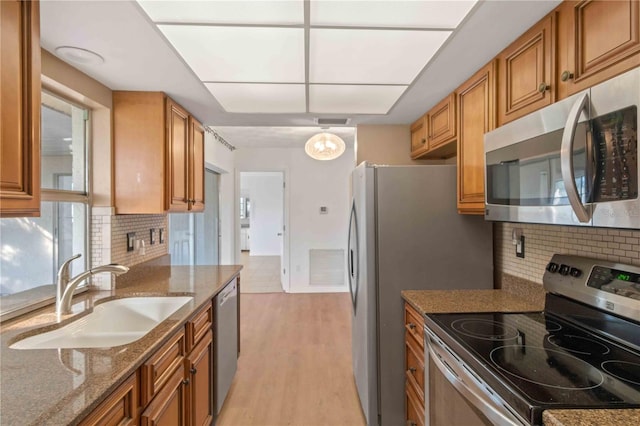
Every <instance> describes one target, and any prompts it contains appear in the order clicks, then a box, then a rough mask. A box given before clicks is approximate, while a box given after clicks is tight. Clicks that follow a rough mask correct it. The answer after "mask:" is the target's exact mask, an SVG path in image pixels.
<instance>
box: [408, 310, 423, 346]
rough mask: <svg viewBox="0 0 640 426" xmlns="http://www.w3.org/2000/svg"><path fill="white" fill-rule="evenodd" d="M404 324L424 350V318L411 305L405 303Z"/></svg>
mask: <svg viewBox="0 0 640 426" xmlns="http://www.w3.org/2000/svg"><path fill="white" fill-rule="evenodd" d="M404 324H405V325H404V326H405V328H406V329H407V333H408V334H409V335H411V336H413V338H414V339H415V340H416V343H417V344H418V345H419V346H420V350H424V320H423V319H422V316H421V315H420V314H418V313H417V312H416V311H415V310H414V309H413V308H412V307H411V306H409V305H407V304H405V308H404Z"/></svg>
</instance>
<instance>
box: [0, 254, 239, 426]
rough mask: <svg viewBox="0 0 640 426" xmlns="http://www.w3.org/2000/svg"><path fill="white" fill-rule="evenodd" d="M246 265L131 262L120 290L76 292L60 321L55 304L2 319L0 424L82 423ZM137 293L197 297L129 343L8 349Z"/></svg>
mask: <svg viewBox="0 0 640 426" xmlns="http://www.w3.org/2000/svg"><path fill="white" fill-rule="evenodd" d="M241 269H242V266H240V265H229V266H167V265H153V266H147V267H141V268H138V267H134V268H132V269H131V271H130V272H129V273H127V274H124V275H122V276H120V277H118V278H117V280H116V289H115V290H113V291H87V292H86V293H83V294H81V295H79V296H76V297H74V299H73V313H72V314H70V315H68V316H66V317H65V318H64V319H63V321H62V322H60V323H57V322H56V315H55V307H54V306H49V307H47V308H43V309H40V310H38V311H35V312H33V313H30V314H27V315H24V316H22V317H19V318H16V319H14V320H11V321H7V322H5V323H3V324H2V328H1V330H0V395H1V398H0V399H1V401H0V423H2V424H3V425H5V424H6V425H63V424H65V425H66V424H77V423H78V422H79V421H80V420H82V419H83V418H84V417H85V416H86V415H87V414H88V413H90V412H91V411H92V410H93V409H94V408H95V407H96V406H97V405H98V404H99V403H100V402H101V401H102V399H103V398H105V397H106V396H107V395H108V394H109V393H110V392H111V391H113V390H114V389H115V388H116V387H117V386H118V385H119V384H120V383H121V382H123V381H124V380H125V379H126V378H127V377H129V376H130V375H131V374H132V373H133V372H134V371H135V370H136V369H137V368H138V367H139V366H140V365H141V364H142V363H143V362H144V361H145V360H146V359H147V357H148V356H149V355H150V354H152V353H153V352H154V351H155V350H156V349H158V348H159V347H160V346H161V345H162V344H163V343H164V341H165V340H166V339H167V338H168V337H169V336H171V335H172V334H173V333H174V332H175V331H177V330H178V329H180V327H183V326H184V324H185V323H186V321H187V320H188V319H189V318H190V317H191V315H192V314H193V312H194V311H195V310H197V309H199V308H200V307H202V306H204V305H205V304H206V303H207V302H209V301H210V300H211V299H212V298H213V297H214V296H215V295H216V294H217V293H218V292H219V291H220V290H222V288H223V287H224V286H225V285H226V284H227V283H229V281H231V280H232V279H233V278H234V277H235V276H237V275H238V274H239V273H240V270H241ZM132 296H192V297H193V301H192V302H190V303H188V304H186V305H185V306H183V307H182V308H180V309H179V310H178V311H176V312H175V313H174V314H173V315H171V316H170V317H169V318H168V319H166V320H165V321H163V322H162V323H160V325H158V326H157V327H155V328H154V329H153V330H152V331H151V332H149V333H148V334H147V335H146V336H145V337H143V338H141V339H139V340H137V341H135V342H133V343H130V344H127V345H122V346H116V347H113V348H96V349H42V350H15V349H9V346H10V345H11V344H13V343H14V342H16V341H17V340H20V339H22V338H24V337H27V336H29V335H33V334H38V333H41V332H43V331H48V330H51V329H55V328H59V327H61V326H63V325H65V324H67V323H68V322H70V321H72V320H75V319H76V318H77V317H78V316H82V315H84V314H86V313H88V312H90V311H91V308H92V307H93V306H95V305H96V304H99V303H101V302H104V301H107V300H110V299H114V298H122V297H132Z"/></svg>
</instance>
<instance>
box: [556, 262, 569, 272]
mask: <svg viewBox="0 0 640 426" xmlns="http://www.w3.org/2000/svg"><path fill="white" fill-rule="evenodd" d="M569 270H571V267H570V266H569V265H565V264H564V263H563V264H562V265H560V270H559V271H558V272H560V275H569Z"/></svg>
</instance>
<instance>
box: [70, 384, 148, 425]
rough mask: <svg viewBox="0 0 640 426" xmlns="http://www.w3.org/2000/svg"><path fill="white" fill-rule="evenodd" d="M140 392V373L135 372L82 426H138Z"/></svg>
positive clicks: (81, 423)
mask: <svg viewBox="0 0 640 426" xmlns="http://www.w3.org/2000/svg"><path fill="white" fill-rule="evenodd" d="M138 391H139V385H138V373H137V372H135V373H133V374H132V375H131V376H130V377H129V378H128V379H127V380H126V381H125V382H124V383H123V384H121V385H120V386H118V388H117V389H116V390H115V391H113V393H112V394H111V395H109V397H108V398H107V399H106V400H105V401H104V402H103V403H102V404H100V405H99V406H98V408H96V409H95V410H94V411H93V413H91V414H90V415H89V416H88V417H87V418H85V419H84V420H83V421H82V422H80V426H90V425H91V426H94V425H95V426H116V425H117V426H128V425H137V424H138V415H139V406H140V398H139V392H138Z"/></svg>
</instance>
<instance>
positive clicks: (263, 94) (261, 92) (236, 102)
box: [205, 83, 306, 114]
mask: <svg viewBox="0 0 640 426" xmlns="http://www.w3.org/2000/svg"><path fill="white" fill-rule="evenodd" d="M205 86H207V89H209V91H210V92H211V94H212V95H213V96H215V98H216V99H217V100H218V102H220V104H221V105H222V107H223V108H224V109H225V110H226V111H227V112H241V113H267V114H268V113H298V112H305V111H306V102H305V90H304V84H251V83H205Z"/></svg>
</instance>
